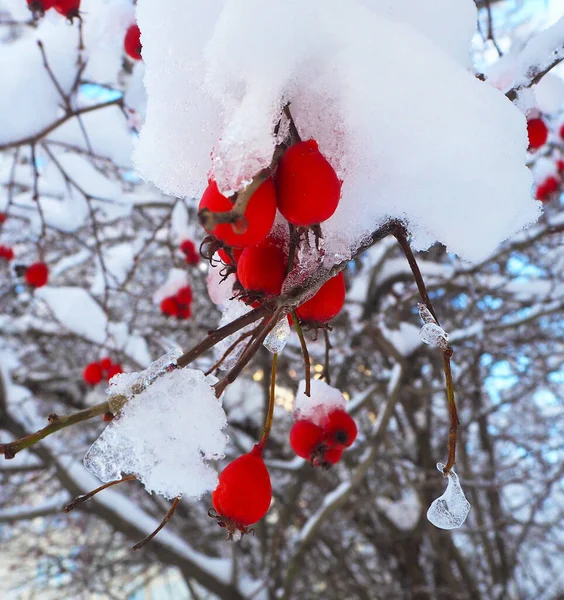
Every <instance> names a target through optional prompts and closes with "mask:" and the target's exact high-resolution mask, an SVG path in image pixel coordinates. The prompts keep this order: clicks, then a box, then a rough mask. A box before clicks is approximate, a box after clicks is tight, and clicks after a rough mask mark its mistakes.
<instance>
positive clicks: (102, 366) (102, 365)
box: [82, 356, 123, 385]
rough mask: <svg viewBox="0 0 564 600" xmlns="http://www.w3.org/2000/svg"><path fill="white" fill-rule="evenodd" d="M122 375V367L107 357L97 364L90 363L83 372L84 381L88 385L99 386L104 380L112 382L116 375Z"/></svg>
mask: <svg viewBox="0 0 564 600" xmlns="http://www.w3.org/2000/svg"><path fill="white" fill-rule="evenodd" d="M120 373H123V369H122V367H121V365H120V364H119V363H115V362H113V361H112V359H111V358H109V357H108V356H106V357H105V358H102V359H100V360H99V361H97V362H91V363H88V364H87V365H86V366H85V367H84V371H83V372H82V379H84V381H85V382H86V383H87V384H88V385H98V384H99V383H100V382H101V381H102V380H103V379H105V380H106V381H110V379H111V378H112V377H113V376H114V375H119V374H120Z"/></svg>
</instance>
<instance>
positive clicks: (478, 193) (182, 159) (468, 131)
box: [135, 0, 540, 261]
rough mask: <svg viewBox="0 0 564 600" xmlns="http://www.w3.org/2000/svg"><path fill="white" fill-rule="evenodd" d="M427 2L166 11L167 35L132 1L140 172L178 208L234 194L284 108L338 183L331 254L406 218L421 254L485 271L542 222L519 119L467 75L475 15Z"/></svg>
mask: <svg viewBox="0 0 564 600" xmlns="http://www.w3.org/2000/svg"><path fill="white" fill-rule="evenodd" d="M420 4H421V3H420V2H419V1H417V0H402V1H401V2H393V3H392V2H389V1H386V0H288V1H287V2H284V3H282V4H281V3H279V2H276V1H275V0H217V1H215V2H206V3H201V2H197V1H196V0H170V1H169V2H168V3H167V8H166V11H167V16H168V19H167V20H166V23H165V22H163V20H162V19H161V18H160V16H161V15H162V10H163V7H162V3H160V2H158V0H139V2H138V4H137V16H138V21H139V24H140V27H141V30H142V33H143V58H144V62H145V67H146V74H145V85H146V88H147V93H148V105H147V117H146V121H145V125H144V127H143V129H142V131H141V135H140V139H139V141H138V144H137V147H136V151H135V162H136V165H137V168H138V170H139V171H140V173H141V175H142V176H143V177H144V178H146V179H147V180H150V181H152V182H154V183H156V184H157V185H158V186H159V187H161V188H162V189H163V190H164V191H166V192H167V193H170V194H174V195H176V196H196V197H198V196H199V195H200V194H201V193H202V192H203V190H204V188H205V186H206V184H207V178H208V175H209V174H211V175H212V176H213V177H214V178H215V179H216V181H217V182H218V185H219V187H220V189H221V190H222V191H224V192H226V193H227V192H230V191H234V190H237V189H240V188H241V187H242V186H243V185H244V184H245V183H246V182H248V181H249V180H250V179H251V178H252V177H253V176H254V174H255V173H256V172H257V170H258V169H261V168H263V167H266V166H268V165H269V163H270V161H271V158H272V152H273V149H274V146H275V144H276V142H277V139H276V136H275V135H274V132H273V131H274V128H275V126H276V124H277V123H278V121H279V120H280V117H281V113H282V108H283V106H284V105H285V104H286V103H288V102H290V103H291V105H290V109H291V111H292V114H293V116H294V119H295V122H296V125H297V128H298V130H299V133H300V134H301V136H302V138H303V139H308V138H315V139H316V140H317V141H318V142H319V147H320V150H321V151H322V152H323V153H324V154H325V155H326V157H327V158H328V160H329V161H330V162H331V164H332V165H333V166H334V167H335V169H336V170H337V172H338V174H339V176H340V177H341V178H342V179H343V188H342V199H341V203H340V205H339V208H338V209H337V211H336V213H335V214H334V215H333V217H331V219H330V220H329V221H328V222H326V223H324V225H323V231H324V235H325V241H326V250H327V252H328V254H329V255H330V254H332V252H331V248H333V247H335V248H338V249H339V254H342V253H343V245H344V244H345V245H346V246H347V247H348V248H349V249H350V250H351V251H354V249H355V248H356V247H357V246H358V245H359V244H360V243H361V242H362V240H363V238H365V237H366V236H367V235H368V234H369V233H370V232H371V231H373V230H374V229H375V228H377V227H378V226H379V225H381V224H382V223H383V222H384V221H386V220H387V219H389V218H399V219H403V220H405V221H406V222H407V224H408V227H409V230H410V232H411V233H412V234H413V243H414V246H415V248H416V249H422V248H425V247H427V246H428V245H430V244H431V243H433V242H434V241H439V242H442V243H444V244H446V245H447V247H448V249H449V250H450V251H453V252H456V253H457V254H459V255H460V256H461V257H462V258H464V259H467V260H472V261H477V260H481V259H483V258H484V257H485V256H487V254H488V253H490V252H491V251H492V250H493V249H494V248H495V247H496V246H497V244H499V243H500V242H501V241H502V240H504V239H505V238H507V237H508V236H510V235H511V234H512V233H514V232H516V231H517V230H519V229H520V228H522V227H525V226H526V225H528V224H530V223H531V222H533V221H534V220H535V219H536V218H537V217H538V215H539V212H540V204H539V203H536V202H534V201H533V200H532V198H531V195H530V188H531V182H532V179H531V174H530V172H529V171H528V169H527V168H526V166H525V156H526V148H527V135H526V127H525V119H524V117H523V115H522V114H521V113H520V111H519V110H518V109H517V108H516V107H515V106H514V105H513V104H512V103H511V102H509V101H508V100H507V98H505V97H504V95H503V94H502V93H500V91H499V90H496V89H494V88H493V87H492V86H491V85H488V84H486V83H484V82H482V81H479V80H478V79H476V78H475V77H474V75H473V74H472V73H471V72H470V71H469V70H468V69H467V66H468V65H467V63H468V60H467V47H468V42H469V40H470V38H471V34H472V31H473V29H474V27H475V7H473V5H472V4H473V3H471V2H469V1H468V0H465V1H464V2H458V3H456V7H455V6H454V5H453V4H452V2H451V3H448V2H444V1H441V2H436V3H431V4H429V5H427V4H426V5H425V8H424V10H422V9H421V7H420ZM296 15H299V19H296ZM157 17H159V18H157ZM453 23H454V24H455V25H454V26H452V24H453ZM405 48H410V52H408V53H406V52H405ZM414 56H416V57H417V60H414ZM171 57H172V58H171ZM165 62H166V64H167V69H165V70H163V69H162V64H164V63H165ZM210 153H211V156H212V158H211V159H210ZM335 253H336V252H335Z"/></svg>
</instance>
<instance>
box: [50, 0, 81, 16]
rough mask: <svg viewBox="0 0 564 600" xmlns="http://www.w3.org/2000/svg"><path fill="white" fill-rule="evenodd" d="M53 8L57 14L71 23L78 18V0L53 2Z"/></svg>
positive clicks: (56, 0) (57, 0)
mask: <svg viewBox="0 0 564 600" xmlns="http://www.w3.org/2000/svg"><path fill="white" fill-rule="evenodd" d="M53 7H54V8H55V10H56V11H57V12H58V13H61V14H62V15H64V16H65V17H66V18H67V19H70V20H71V21H72V19H74V18H75V17H78V16H79V12H78V11H79V9H80V0H55V1H54V3H53Z"/></svg>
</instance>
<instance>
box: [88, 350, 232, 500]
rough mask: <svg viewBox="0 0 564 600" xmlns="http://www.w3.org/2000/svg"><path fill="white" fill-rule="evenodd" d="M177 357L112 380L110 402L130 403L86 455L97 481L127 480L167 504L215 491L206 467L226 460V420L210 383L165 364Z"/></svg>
mask: <svg viewBox="0 0 564 600" xmlns="http://www.w3.org/2000/svg"><path fill="white" fill-rule="evenodd" d="M178 356H179V354H178V352H174V353H172V354H169V355H166V356H164V357H163V358H162V359H160V360H159V361H157V362H156V363H153V365H151V367H149V368H148V369H147V370H145V371H143V372H141V373H133V374H131V373H127V374H124V375H119V376H116V377H114V378H113V379H112V383H111V385H110V388H109V389H108V394H109V395H110V399H111V397H112V395H117V396H118V397H120V398H121V397H123V396H125V397H127V398H128V400H127V402H126V403H125V404H124V405H123V408H122V409H121V411H120V412H119V413H118V415H117V418H116V419H114V420H113V421H112V422H111V423H110V424H109V425H108V426H107V427H106V429H105V430H104V432H103V433H102V435H101V436H100V437H99V438H98V440H96V442H94V444H93V445H92V447H91V448H90V449H89V450H88V452H87V453H86V456H85V457H84V464H85V466H86V468H87V469H88V470H89V471H90V472H92V473H93V474H94V475H96V476H97V477H98V478H99V479H100V480H101V481H103V482H108V481H112V480H114V479H121V477H122V473H123V474H133V475H135V476H136V477H137V478H138V479H139V480H140V481H141V482H142V483H143V485H144V486H145V489H146V490H147V491H148V492H150V493H152V492H155V493H157V494H160V495H162V496H164V497H166V498H174V497H176V496H178V495H180V494H183V495H184V496H189V497H194V498H197V497H200V496H201V495H202V494H204V493H205V492H208V491H210V490H213V489H214V487H215V486H216V484H217V475H216V472H215V470H214V469H212V468H210V467H209V466H208V465H207V464H206V461H209V460H215V459H219V458H222V457H223V456H224V451H225V446H226V443H227V437H226V435H225V434H224V433H223V431H222V430H223V429H224V428H225V427H226V426H227V419H226V417H225V413H224V411H223V409H222V407H221V405H220V404H219V402H218V401H217V398H216V397H215V394H214V391H213V388H212V387H211V386H212V385H213V383H214V382H215V379H214V378H213V377H205V376H204V374H203V373H202V372H201V371H197V370H194V369H179V368H175V367H174V366H171V364H172V365H173V363H174V361H175V360H176V358H177V357H178Z"/></svg>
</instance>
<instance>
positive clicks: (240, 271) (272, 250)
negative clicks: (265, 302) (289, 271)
mask: <svg viewBox="0 0 564 600" xmlns="http://www.w3.org/2000/svg"><path fill="white" fill-rule="evenodd" d="M237 277H238V279H239V282H240V283H241V285H242V286H243V287H244V288H245V289H246V290H248V291H253V292H262V293H264V294H267V295H272V296H277V295H278V294H280V291H281V289H282V284H283V283H284V279H285V278H286V256H285V255H284V252H283V251H282V249H281V248H278V247H277V246H276V245H275V244H274V243H273V242H272V240H267V241H266V242H264V243H262V244H261V245H260V246H256V247H254V248H245V250H243V252H242V254H241V256H240V258H239V262H238V263H237Z"/></svg>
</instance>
